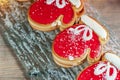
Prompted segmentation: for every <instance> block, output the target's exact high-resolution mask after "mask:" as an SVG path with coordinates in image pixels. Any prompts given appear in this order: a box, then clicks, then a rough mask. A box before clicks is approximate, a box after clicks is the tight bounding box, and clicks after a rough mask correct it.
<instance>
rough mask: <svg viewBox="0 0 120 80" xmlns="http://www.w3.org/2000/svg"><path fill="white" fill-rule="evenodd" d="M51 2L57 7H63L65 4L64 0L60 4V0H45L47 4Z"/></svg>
mask: <svg viewBox="0 0 120 80" xmlns="http://www.w3.org/2000/svg"><path fill="white" fill-rule="evenodd" d="M53 2H55V3H56V6H57V7H58V8H64V7H65V6H66V2H65V0H62V3H61V4H60V0H46V3H47V4H49V5H50V4H52V3H53Z"/></svg>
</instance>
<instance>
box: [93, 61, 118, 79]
mask: <svg viewBox="0 0 120 80" xmlns="http://www.w3.org/2000/svg"><path fill="white" fill-rule="evenodd" d="M110 69H113V73H112V74H110ZM105 71H106V73H105V76H104V77H105V79H106V80H115V79H116V77H117V70H116V68H115V67H114V66H112V65H110V63H109V62H108V63H107V64H105V63H100V64H98V65H97V67H96V68H95V71H94V74H95V75H100V74H103V73H104V72H105Z"/></svg>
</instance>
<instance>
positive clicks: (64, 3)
mask: <svg viewBox="0 0 120 80" xmlns="http://www.w3.org/2000/svg"><path fill="white" fill-rule="evenodd" d="M81 11H82V12H81ZM83 12H84V8H83V0H38V1H36V2H34V3H33V4H32V5H31V6H30V8H29V11H28V21H29V23H30V24H31V26H32V27H33V28H34V29H37V30H41V31H50V30H54V29H56V28H58V27H59V28H60V29H64V28H66V27H69V26H71V25H73V24H74V22H75V21H76V20H77V19H78V17H80V16H81V14H82V13H83Z"/></svg>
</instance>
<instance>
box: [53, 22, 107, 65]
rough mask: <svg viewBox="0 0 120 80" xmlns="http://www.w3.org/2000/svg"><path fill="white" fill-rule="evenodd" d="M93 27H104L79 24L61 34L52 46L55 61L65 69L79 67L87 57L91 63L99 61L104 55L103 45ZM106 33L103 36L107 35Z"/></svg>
mask: <svg viewBox="0 0 120 80" xmlns="http://www.w3.org/2000/svg"><path fill="white" fill-rule="evenodd" d="M93 22H94V21H93ZM93 27H97V28H99V27H102V26H97V25H96V26H95V25H94V26H88V25H87V24H85V25H80V24H78V25H74V26H72V27H69V28H67V29H65V30H64V31H62V32H60V33H59V34H58V35H57V36H56V37H55V39H54V41H53V45H52V54H53V58H54V61H55V62H56V63H57V64H58V65H60V66H63V67H71V66H75V65H78V64H80V63H81V62H82V61H83V60H84V59H86V57H87V60H88V62H89V63H93V62H96V61H98V60H99V59H100V57H101V55H102V46H103V45H102V43H101V36H99V35H98V34H97V33H96V31H95V29H92V28H93ZM99 30H104V29H99ZM106 33H107V32H106ZM106 33H103V34H104V35H107V34H106ZM107 36H108V35H107ZM107 36H106V37H107Z"/></svg>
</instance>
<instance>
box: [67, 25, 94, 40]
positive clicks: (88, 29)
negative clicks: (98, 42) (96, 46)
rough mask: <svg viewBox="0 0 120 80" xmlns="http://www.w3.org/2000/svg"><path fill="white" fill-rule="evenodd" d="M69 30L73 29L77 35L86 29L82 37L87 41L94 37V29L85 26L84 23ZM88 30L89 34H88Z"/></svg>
mask: <svg viewBox="0 0 120 80" xmlns="http://www.w3.org/2000/svg"><path fill="white" fill-rule="evenodd" d="M80 28H81V29H80ZM69 31H71V32H72V33H73V34H75V35H78V34H79V33H80V32H82V31H84V33H83V36H82V38H83V39H84V40H85V41H87V40H90V39H92V37H93V35H92V30H91V29H90V28H89V27H86V26H85V27H84V26H83V25H80V26H77V27H76V28H70V29H69ZM88 32H89V35H87V33H88Z"/></svg>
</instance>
